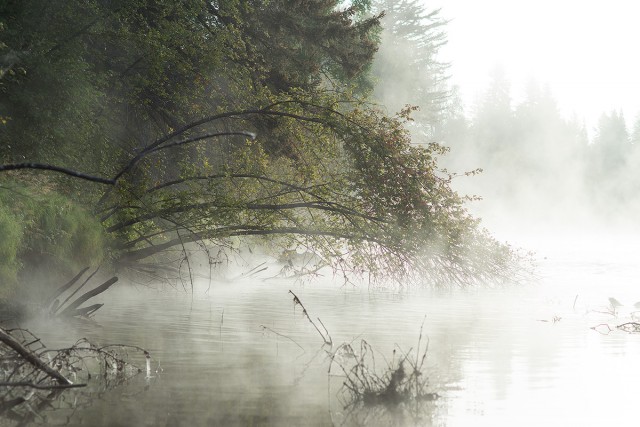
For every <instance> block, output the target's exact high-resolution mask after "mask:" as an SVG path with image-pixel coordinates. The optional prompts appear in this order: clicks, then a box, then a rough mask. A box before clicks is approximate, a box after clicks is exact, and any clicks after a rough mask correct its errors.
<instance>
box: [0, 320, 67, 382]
mask: <svg viewBox="0 0 640 427" xmlns="http://www.w3.org/2000/svg"><path fill="white" fill-rule="evenodd" d="M0 341H2V342H3V343H4V344H5V345H7V346H8V347H10V348H11V349H13V350H14V351H15V352H16V353H18V355H20V357H22V358H23V359H24V360H26V361H27V362H29V363H30V364H31V365H33V366H34V367H36V368H37V369H39V370H41V371H42V372H44V373H45V374H47V375H48V376H49V377H51V378H53V379H54V380H56V382H57V383H58V384H62V385H71V384H73V383H72V382H71V381H70V380H68V379H66V378H65V377H64V376H63V375H62V374H61V373H60V372H58V371H56V370H54V369H53V368H51V367H50V366H49V365H47V364H46V363H44V362H43V361H42V360H40V358H38V357H37V356H36V355H35V354H33V352H32V351H31V350H29V349H28V348H26V347H25V346H23V345H22V344H21V343H20V342H19V341H17V340H16V339H15V338H13V337H12V336H11V335H9V333H7V332H6V331H5V330H4V329H2V328H0Z"/></svg>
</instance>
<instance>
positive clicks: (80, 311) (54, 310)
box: [45, 267, 118, 317]
mask: <svg viewBox="0 0 640 427" xmlns="http://www.w3.org/2000/svg"><path fill="white" fill-rule="evenodd" d="M98 269H99V268H97V269H96V270H95V271H94V272H93V273H91V274H89V276H88V277H87V278H86V279H85V280H84V282H82V283H81V284H80V286H78V287H77V288H76V289H75V290H74V291H73V292H71V293H70V294H69V295H68V296H67V297H66V298H65V299H64V300H63V301H62V303H60V302H59V298H62V295H63V294H64V293H65V292H66V291H68V290H69V289H71V287H72V286H73V285H74V284H75V283H76V282H78V280H80V277H82V275H83V274H84V273H86V272H87V270H89V267H86V268H84V269H83V270H82V271H80V272H79V273H78V274H77V275H76V276H75V277H74V278H73V279H71V280H70V281H69V282H67V283H66V284H64V285H63V286H61V287H59V288H58V289H56V291H55V292H53V293H52V295H50V296H49V297H48V298H47V299H46V300H45V306H47V307H49V314H50V315H52V316H64V317H88V316H90V315H91V314H93V313H95V312H96V311H97V310H98V309H99V308H100V307H102V306H103V304H93V305H90V306H88V307H80V306H81V305H82V304H83V303H85V302H86V301H88V300H90V299H91V298H93V297H95V296H97V295H100V294H101V293H103V292H104V291H106V290H107V289H109V288H110V287H111V286H112V285H113V284H114V283H116V282H117V281H118V278H117V277H115V276H114V277H112V278H110V279H109V280H107V281H105V282H104V283H102V284H101V285H99V286H97V287H96V288H94V289H92V290H90V291H88V292H85V293H84V294H82V295H81V296H80V297H78V298H76V299H75V300H73V301H72V302H71V303H70V304H69V305H68V306H67V307H66V308H64V309H63V307H64V306H65V304H67V303H68V302H69V301H70V300H71V299H72V298H73V297H74V296H75V295H76V294H77V293H78V292H79V291H80V289H82V288H83V287H84V286H85V285H86V284H87V283H88V282H89V281H90V280H91V279H92V278H93V276H95V274H96V273H97V272H98Z"/></svg>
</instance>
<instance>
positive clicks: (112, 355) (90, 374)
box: [0, 329, 150, 425]
mask: <svg viewBox="0 0 640 427" xmlns="http://www.w3.org/2000/svg"><path fill="white" fill-rule="evenodd" d="M116 350H118V352H116ZM128 350H135V353H136V354H131V355H130V354H129V353H128ZM143 357H144V360H145V362H146V365H147V375H148V376H149V372H150V369H149V360H150V356H149V353H148V352H147V351H146V350H144V349H143V348H140V347H137V346H132V345H121V344H117V345H115V344H114V345H108V346H102V347H97V346H95V345H93V344H92V343H90V342H89V341H88V340H86V339H81V340H79V341H77V342H76V343H75V344H74V345H73V346H71V347H68V348H63V349H57V350H54V349H49V348H47V347H45V346H44V344H43V343H42V342H41V340H40V339H38V338H37V337H35V336H34V335H33V334H32V333H31V332H29V331H28V330H25V329H10V330H4V329H0V362H1V366H2V369H0V424H1V425H4V424H3V421H5V420H13V421H16V422H18V424H19V425H27V424H29V423H30V422H31V421H33V419H34V417H37V418H41V417H42V415H41V414H39V412H42V411H49V410H55V409H60V408H61V407H63V406H64V401H65V398H64V397H60V396H63V394H64V393H74V394H73V399H72V400H74V402H77V401H78V399H82V398H83V397H84V398H86V399H92V397H91V396H92V393H95V390H96V388H95V387H92V388H91V390H90V391H76V392H71V391H68V392H67V391H66V390H67V389H77V388H82V387H84V386H86V385H87V384H88V383H89V382H90V381H93V382H96V381H97V382H99V383H100V384H101V386H100V387H98V389H100V390H103V391H104V390H107V389H109V388H112V387H116V386H119V385H121V384H124V383H126V382H127V381H129V380H130V379H131V378H133V377H134V376H136V375H138V374H139V373H140V372H143V370H142V369H141V368H139V367H138V366H136V365H135V364H133V363H132V360H133V358H136V359H142V358H143ZM70 378H73V382H72V381H71V380H70ZM85 390H86V389H85ZM59 398H60V399H59ZM74 405H76V403H74Z"/></svg>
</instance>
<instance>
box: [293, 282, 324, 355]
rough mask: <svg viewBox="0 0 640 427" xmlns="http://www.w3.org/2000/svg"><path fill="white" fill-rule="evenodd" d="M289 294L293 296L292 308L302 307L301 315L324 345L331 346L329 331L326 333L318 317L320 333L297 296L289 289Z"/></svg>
mask: <svg viewBox="0 0 640 427" xmlns="http://www.w3.org/2000/svg"><path fill="white" fill-rule="evenodd" d="M289 293H290V294H291V295H293V306H294V307H295V306H296V305H299V306H300V307H302V315H303V316H304V317H306V318H307V320H309V322H310V323H311V324H312V325H313V327H314V328H316V331H318V333H319V334H320V336H321V337H322V339H323V340H324V343H325V344H327V345H329V346H332V345H333V340H332V339H331V335H329V331H327V328H325V326H324V324H323V323H322V320H320V318H319V317H318V318H317V319H318V322H319V323H320V325H321V326H322V329H324V332H322V331H321V330H320V328H318V325H316V323H315V322H314V321H313V320H312V319H311V316H309V312H307V309H306V308H305V306H304V305H303V304H302V301H300V298H298V296H297V295H296V294H294V293H293V291H291V289H289Z"/></svg>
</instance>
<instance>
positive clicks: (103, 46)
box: [0, 0, 514, 284]
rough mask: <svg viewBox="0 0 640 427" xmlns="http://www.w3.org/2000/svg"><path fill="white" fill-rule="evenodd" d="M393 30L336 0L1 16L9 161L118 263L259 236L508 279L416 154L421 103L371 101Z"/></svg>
mask: <svg viewBox="0 0 640 427" xmlns="http://www.w3.org/2000/svg"><path fill="white" fill-rule="evenodd" d="M382 16H383V12H382V10H377V11H376V12H375V13H374V14H371V13H370V9H369V5H368V3H367V2H353V4H351V5H350V6H345V5H344V4H343V3H342V2H340V1H332V0H308V1H291V0H271V1H259V0H255V1H249V0H244V1H242V0H219V1H209V0H189V1H183V2H174V1H155V0H154V1H150V0H126V1H125V0H119V1H118V0H116V1H102V0H90V1H85V0H83V1H80V0H75V1H68V2H65V3H64V5H53V4H51V2H47V1H42V0H30V1H8V2H4V3H3V4H2V6H0V17H1V18H0V19H1V21H0V63H1V66H2V73H1V74H0V91H1V92H2V97H1V98H0V117H1V122H0V141H2V142H1V143H0V158H1V159H2V163H4V165H5V166H4V168H5V169H12V168H13V169H20V168H40V169H47V167H46V166H54V167H53V168H51V167H50V168H49V169H50V170H54V171H57V172H63V173H65V174H66V175H55V176H54V175H47V176H48V177H50V181H49V182H51V183H53V184H55V186H56V191H60V192H63V193H65V194H68V195H69V197H71V198H73V199H74V200H77V201H78V202H79V203H81V204H84V205H86V206H91V211H92V212H93V213H94V214H95V215H96V216H97V218H99V221H100V222H101V224H102V226H103V227H104V230H105V232H106V233H108V234H109V235H111V236H112V240H113V241H114V242H115V243H114V244H113V246H114V247H113V251H114V254H113V257H114V258H115V261H116V263H117V264H118V265H120V266H129V267H135V265H136V264H139V263H141V262H143V261H144V262H145V263H148V262H149V260H153V259H154V258H155V257H159V256H161V257H165V258H163V259H166V256H167V254H170V253H171V252H170V251H171V249H172V248H175V247H178V248H184V247H185V245H187V244H188V243H192V242H201V243H203V242H204V243H206V246H207V247H212V246H213V247H225V246H226V245H228V244H229V242H230V241H231V240H233V241H236V240H238V239H244V240H246V239H248V238H260V239H261V242H262V244H263V245H265V246H269V247H276V248H281V249H287V248H291V247H296V246H303V247H305V248H308V249H309V250H311V251H313V252H314V253H316V254H318V256H320V257H322V258H323V259H325V260H326V261H327V262H328V263H330V264H331V265H333V266H334V267H336V268H339V269H342V270H344V271H345V272H352V273H353V272H355V273H364V272H369V273H373V274H374V276H375V277H393V278H396V279H407V278H410V277H413V278H418V279H420V280H423V281H428V282H429V283H432V284H434V283H435V284H441V283H457V284H470V283H474V282H476V281H482V280H491V279H494V278H497V277H505V276H508V275H509V274H511V273H512V272H513V270H511V268H512V267H513V261H514V255H513V252H512V251H511V250H510V248H508V247H507V246H504V245H502V244H499V243H498V242H496V241H495V240H494V239H493V238H491V237H490V236H489V235H488V234H487V232H486V231H484V230H482V229H481V228H480V227H479V224H478V220H476V219H474V218H472V217H471V216H470V215H469V214H468V213H467V211H466V209H465V205H464V202H465V200H464V198H462V197H460V196H458V195H457V194H456V193H455V192H454V191H453V190H452V189H451V187H450V182H451V176H450V175H448V174H447V173H446V172H443V171H441V170H440V168H439V167H438V163H437V161H438V158H439V156H441V155H442V154H444V153H445V151H446V150H445V149H444V148H443V147H442V146H440V145H438V144H436V143H432V144H429V145H421V146H415V145H412V143H411V137H410V135H409V132H408V131H407V124H408V123H412V120H413V118H412V114H413V113H414V112H415V108H412V107H407V108H404V109H402V110H401V111H399V112H398V113H397V114H395V115H393V114H389V113H387V112H385V111H382V110H381V109H379V108H378V107H376V106H375V105H374V104H373V103H371V101H370V100H369V98H368V97H367V92H366V91H363V89H362V88H363V86H362V84H363V81H373V82H374V83H375V79H373V78H371V76H370V74H368V73H369V70H370V69H371V64H372V61H373V60H374V58H375V55H376V52H377V51H378V49H379V37H378V34H379V33H380V28H381V27H380V25H381V19H382ZM433 16H434V15H428V16H427V19H429V18H430V17H433ZM397 23H399V25H400V24H401V28H403V27H404V25H405V24H404V23H403V21H397ZM420 25H422V24H421V23H412V28H413V29H412V30H411V31H413V33H416V34H417V31H418V29H419V27H420ZM425 25H426V26H427V27H425V28H427V29H429V28H436V29H437V28H439V27H440V26H441V25H442V24H441V23H440V21H437V24H436V25H435V27H429V25H430V24H428V21H425ZM436 34H437V37H435V38H431V39H430V38H425V39H420V40H419V41H418V42H417V48H418V49H419V50H420V51H421V52H424V54H422V55H420V56H419V58H420V64H421V65H420V66H421V67H423V68H424V69H428V68H429V67H430V66H431V67H435V68H434V69H440V68H439V67H441V65H439V64H437V63H436V62H435V58H434V57H433V52H432V50H433V49H434V47H437V45H438V44H439V43H441V42H442V35H441V33H439V32H438V33H436ZM430 49H431V50H430ZM436 74H437V73H436ZM436 83H437V84H440V81H439V80H438V79H437V78H435V77H434V80H433V84H434V85H433V86H430V88H431V89H432V91H431V92H429V93H440V92H438V91H437V90H436V89H438V87H439V86H437V84H436ZM425 90H426V89H425ZM438 96H440V95H438ZM420 120H422V122H420V123H421V124H422V125H429V123H428V122H427V119H425V118H421V119H420ZM428 120H435V119H433V117H431V118H430V119H428ZM56 168H57V169H56ZM69 172H73V173H76V178H78V177H80V178H85V179H86V178H87V177H89V178H96V179H93V181H94V182H93V183H91V184H89V183H87V182H86V181H85V180H77V179H72V178H69V177H68V175H69V174H70V173H69ZM77 173H80V174H81V176H78V175H77ZM21 176H23V175H17V174H16V173H13V175H11V179H19V177H21ZM204 243H203V244H204Z"/></svg>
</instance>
